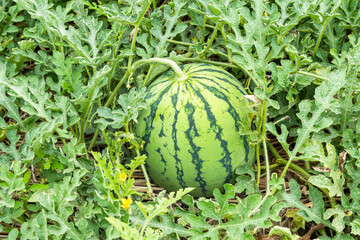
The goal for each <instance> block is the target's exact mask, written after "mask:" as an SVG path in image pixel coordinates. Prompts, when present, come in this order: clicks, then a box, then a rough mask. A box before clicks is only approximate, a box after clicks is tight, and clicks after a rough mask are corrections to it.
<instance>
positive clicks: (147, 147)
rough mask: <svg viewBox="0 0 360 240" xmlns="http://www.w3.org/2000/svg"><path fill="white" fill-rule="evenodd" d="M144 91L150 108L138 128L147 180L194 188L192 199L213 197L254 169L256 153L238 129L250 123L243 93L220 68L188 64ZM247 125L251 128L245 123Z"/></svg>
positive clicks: (171, 188)
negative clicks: (238, 173)
mask: <svg viewBox="0 0 360 240" xmlns="http://www.w3.org/2000/svg"><path fill="white" fill-rule="evenodd" d="M180 68H181V69H182V71H183V73H185V74H186V75H187V77H185V78H183V79H179V78H177V77H176V75H175V72H174V71H172V70H169V71H167V72H166V73H164V74H162V75H161V76H160V77H159V78H158V79H156V80H155V81H154V82H153V83H152V84H150V86H149V87H148V89H147V95H146V99H148V102H149V107H148V108H147V109H146V110H143V111H142V112H141V113H140V115H139V118H138V124H137V125H136V130H135V132H136V135H137V136H138V137H140V138H142V139H143V140H144V142H145V143H144V146H143V151H144V152H145V154H147V156H148V157H147V160H146V169H147V171H148V173H149V175H150V178H151V179H152V180H153V181H154V182H155V183H156V184H157V185H158V186H160V187H163V188H164V189H166V190H168V191H176V190H178V189H180V188H186V187H195V190H193V191H192V192H191V194H192V195H193V196H196V197H198V196H207V197H208V196H211V195H212V192H213V190H214V189H215V188H219V189H221V188H222V187H223V185H224V183H228V182H230V181H231V180H233V176H234V170H235V169H236V168H237V167H238V166H240V165H244V164H253V162H254V159H255V158H254V156H255V150H254V147H253V146H251V145H250V144H249V139H248V137H247V136H242V135H240V133H239V129H240V127H241V124H242V123H245V122H246V121H250V119H249V117H248V112H249V111H248V110H247V109H248V108H247V106H246V104H247V100H246V99H245V98H243V95H245V94H246V92H245V89H244V88H243V87H242V85H241V84H240V83H239V81H238V80H237V79H236V78H235V77H234V76H232V75H231V74H230V73H228V72H227V71H225V70H223V69H222V68H220V67H217V66H212V65H208V64H186V65H182V66H181V67H180ZM248 125H249V124H248Z"/></svg>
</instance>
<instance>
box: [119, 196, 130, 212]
mask: <svg viewBox="0 0 360 240" xmlns="http://www.w3.org/2000/svg"><path fill="white" fill-rule="evenodd" d="M121 202H122V204H121V206H122V207H123V208H124V209H129V208H130V204H131V203H132V200H131V198H127V199H126V198H123V199H121Z"/></svg>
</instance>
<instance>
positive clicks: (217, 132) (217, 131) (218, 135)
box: [190, 85, 233, 182]
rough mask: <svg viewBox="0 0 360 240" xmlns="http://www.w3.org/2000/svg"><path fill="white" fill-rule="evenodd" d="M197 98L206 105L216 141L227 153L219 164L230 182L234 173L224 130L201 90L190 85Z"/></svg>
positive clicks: (205, 108)
mask: <svg viewBox="0 0 360 240" xmlns="http://www.w3.org/2000/svg"><path fill="white" fill-rule="evenodd" d="M190 87H191V88H192V90H193V91H194V93H195V94H196V96H198V97H199V98H200V99H201V100H202V102H203V103H204V110H205V111H206V115H207V117H208V120H209V122H210V127H211V129H212V130H213V131H214V133H215V136H216V137H215V139H216V140H219V141H220V143H221V147H222V150H223V151H224V153H225V156H224V157H223V158H222V159H220V160H219V162H220V163H221V164H222V166H223V167H224V168H225V169H226V172H227V176H226V181H227V182H228V181H230V179H231V178H232V175H233V172H232V166H231V158H230V151H229V149H228V147H227V145H228V143H227V141H226V140H224V139H222V136H221V135H222V128H221V127H220V126H219V125H218V124H217V122H216V118H215V116H214V114H213V113H212V111H211V108H210V105H209V103H208V102H207V101H206V99H205V98H204V96H203V95H202V94H201V93H200V91H199V90H197V89H195V88H194V87H193V86H191V85H190Z"/></svg>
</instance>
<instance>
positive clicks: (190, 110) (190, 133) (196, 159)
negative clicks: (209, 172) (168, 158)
mask: <svg viewBox="0 0 360 240" xmlns="http://www.w3.org/2000/svg"><path fill="white" fill-rule="evenodd" d="M185 111H186V113H187V115H188V121H189V128H188V129H187V130H186V131H185V133H186V136H187V138H188V140H189V143H190V146H191V149H190V150H188V151H189V153H190V154H191V157H192V163H193V164H194V165H195V169H196V177H195V181H196V182H198V183H199V184H200V188H201V191H202V192H203V193H204V194H206V188H205V187H206V182H205V180H204V178H203V177H202V176H201V174H202V171H201V169H202V166H203V162H204V161H203V160H202V159H200V156H199V151H200V149H201V148H200V147H199V146H196V145H195V143H194V140H193V139H194V138H195V137H199V133H198V131H197V128H196V125H195V119H194V113H195V107H194V106H193V105H192V104H191V103H189V102H188V103H186V105H185Z"/></svg>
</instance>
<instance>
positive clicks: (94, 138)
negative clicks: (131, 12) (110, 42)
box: [85, 2, 151, 152]
mask: <svg viewBox="0 0 360 240" xmlns="http://www.w3.org/2000/svg"><path fill="white" fill-rule="evenodd" d="M150 5H151V2H149V4H148V6H147V8H146V11H144V12H143V13H142V15H141V16H140V17H139V19H138V21H137V22H136V24H135V29H134V31H135V32H134V36H133V39H132V42H131V52H132V53H133V54H132V55H131V56H130V57H129V59H128V65H127V70H126V72H125V75H124V76H123V78H122V79H121V80H120V82H119V83H118V84H117V85H116V87H115V89H114V91H112V92H111V94H110V96H109V98H108V100H107V101H106V103H105V105H104V107H108V106H109V105H110V103H111V102H112V100H113V99H114V97H115V96H116V94H117V93H118V91H119V89H120V88H121V86H122V85H123V84H124V82H125V80H126V79H127V78H128V77H129V76H130V67H131V65H132V61H133V58H134V52H135V45H136V38H137V35H138V31H139V27H140V24H141V21H142V19H143V18H144V16H145V14H146V12H147V10H148V9H149V7H150ZM117 63H118V62H116V64H117ZM114 68H115V66H114ZM109 81H110V79H109ZM99 132H100V124H98V125H97V127H96V130H95V133H94V136H93V138H92V139H91V142H90V145H89V147H88V151H90V150H91V149H92V147H93V146H94V144H95V142H96V138H97V136H98V135H99ZM85 152H87V151H85Z"/></svg>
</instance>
